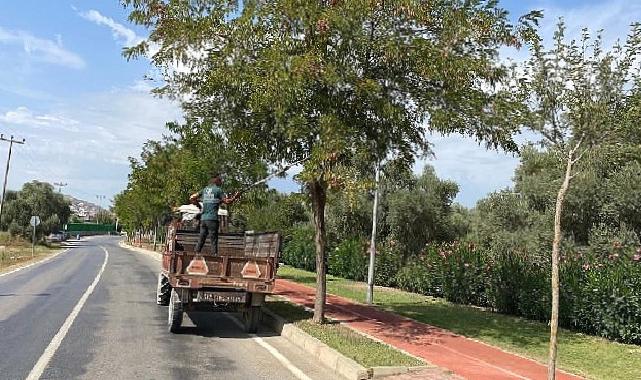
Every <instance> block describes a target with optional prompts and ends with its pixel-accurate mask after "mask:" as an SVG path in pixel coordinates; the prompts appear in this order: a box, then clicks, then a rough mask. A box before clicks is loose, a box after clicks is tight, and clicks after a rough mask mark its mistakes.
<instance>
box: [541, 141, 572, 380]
mask: <svg viewBox="0 0 641 380" xmlns="http://www.w3.org/2000/svg"><path fill="white" fill-rule="evenodd" d="M576 148H578V144H577V146H576V147H575V149H572V150H571V151H570V153H569V154H568V157H567V163H566V167H565V178H564V179H563V183H562V184H561V188H560V189H559V193H558V195H557V197H556V207H555V212H554V240H553V242H552V315H551V319H550V349H549V356H548V380H554V379H555V377H556V351H557V331H558V328H559V255H560V251H561V214H562V212H563V201H564V200H565V194H566V193H567V191H568V188H569V186H570V180H571V179H572V165H573V164H574V162H575V161H574V153H575V150H576Z"/></svg>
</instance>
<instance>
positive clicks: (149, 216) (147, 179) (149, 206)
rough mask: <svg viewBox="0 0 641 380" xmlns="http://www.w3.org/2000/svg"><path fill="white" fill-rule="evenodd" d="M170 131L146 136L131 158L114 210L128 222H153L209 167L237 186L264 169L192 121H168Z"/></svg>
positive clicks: (201, 181) (228, 185) (200, 181)
mask: <svg viewBox="0 0 641 380" xmlns="http://www.w3.org/2000/svg"><path fill="white" fill-rule="evenodd" d="M166 128H167V130H168V131H169V132H171V137H167V138H165V139H163V140H161V141H148V142H147V143H146V144H145V145H144V147H143V150H142V153H141V155H140V158H130V164H131V173H130V174H129V182H128V184H127V189H125V190H124V191H123V192H122V193H120V194H118V195H117V196H116V198H115V201H114V212H115V213H116V215H117V216H118V217H119V219H120V222H121V223H124V224H125V225H127V226H128V227H130V228H141V227H143V228H152V227H153V226H154V225H156V224H157V223H158V222H159V221H160V219H161V217H162V216H163V214H166V213H168V212H169V211H170V210H171V207H172V205H179V204H182V203H186V202H187V198H188V197H189V194H193V193H194V192H195V191H198V190H200V189H201V188H202V187H203V186H204V185H205V184H206V183H207V182H208V180H209V178H210V175H211V174H212V173H213V172H221V173H223V174H224V175H225V185H224V187H225V189H234V188H240V187H242V186H244V185H245V184H247V183H252V182H254V181H256V180H257V179H258V178H262V177H264V176H265V175H266V168H265V165H263V164H262V163H252V162H246V161H243V160H239V159H237V158H236V156H235V152H234V150H233V149H230V148H229V147H228V145H227V144H226V142H225V141H224V139H223V137H222V136H221V135H220V134H219V133H216V131H214V130H212V128H210V127H208V126H203V125H202V124H198V123H195V122H188V123H185V124H176V123H168V124H167V125H166Z"/></svg>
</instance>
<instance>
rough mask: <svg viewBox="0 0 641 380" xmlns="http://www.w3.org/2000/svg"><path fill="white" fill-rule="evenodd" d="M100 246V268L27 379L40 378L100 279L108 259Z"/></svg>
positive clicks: (107, 255) (34, 379)
mask: <svg viewBox="0 0 641 380" xmlns="http://www.w3.org/2000/svg"><path fill="white" fill-rule="evenodd" d="M100 248H102V250H103V251H105V260H104V261H103V263H102V267H101V268H100V271H98V274H97V275H96V278H94V280H93V282H92V283H91V285H89V287H88V288H87V290H86V291H85V293H84V294H83V295H82V297H80V300H78V303H77V304H76V306H74V308H73V310H71V314H69V316H68V317H67V319H66V320H65V323H63V324H62V326H61V327H60V330H58V332H57V333H56V335H55V336H54V337H53V339H51V342H50V343H49V345H48V346H47V348H46V349H45V351H44V352H43V353H42V356H40V359H38V362H36V365H35V366H33V369H31V372H29V376H27V380H38V379H40V376H42V373H43V372H44V370H45V368H47V365H48V364H49V361H51V358H53V355H54V354H55V353H56V351H57V350H58V348H59V347H60V344H61V343H62V340H63V339H64V338H65V336H66V335H67V333H68V332H69V329H70V328H71V325H72V324H73V321H74V320H75V319H76V317H77V316H78V314H79V313H80V310H81V309H82V307H83V306H84V304H85V302H87V298H89V296H90V295H91V293H93V291H94V289H95V288H96V285H98V281H100V276H102V272H104V271H105V266H107V260H109V252H107V250H106V249H105V248H104V247H100Z"/></svg>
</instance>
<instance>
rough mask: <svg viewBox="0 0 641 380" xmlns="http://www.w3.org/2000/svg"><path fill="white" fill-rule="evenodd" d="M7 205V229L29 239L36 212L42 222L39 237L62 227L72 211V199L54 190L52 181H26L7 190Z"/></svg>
mask: <svg viewBox="0 0 641 380" xmlns="http://www.w3.org/2000/svg"><path fill="white" fill-rule="evenodd" d="M4 208H5V209H4V211H3V215H2V227H3V229H5V230H8V231H9V233H11V235H13V236H16V235H19V236H23V237H25V238H28V239H31V234H32V227H31V226H30V225H29V221H30V220H31V216H32V215H37V216H39V217H40V221H41V224H40V225H39V226H38V228H37V229H36V235H37V237H38V238H40V237H42V236H43V235H47V234H49V233H51V232H56V231H59V230H60V229H62V226H63V224H65V223H67V220H68V219H69V216H70V215H71V209H70V208H69V202H67V201H66V200H65V199H64V197H63V196H62V194H59V193H58V192H56V191H54V188H53V186H51V185H50V184H48V183H45V182H38V181H32V182H27V183H25V184H24V185H23V186H22V189H21V190H20V191H17V192H7V198H6V202H5V205H4Z"/></svg>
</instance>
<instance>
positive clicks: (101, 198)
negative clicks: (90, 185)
mask: <svg viewBox="0 0 641 380" xmlns="http://www.w3.org/2000/svg"><path fill="white" fill-rule="evenodd" d="M105 198H107V196H106V195H96V199H97V200H98V212H96V224H98V213H100V211H101V210H102V209H103V208H102V200H103V199H105Z"/></svg>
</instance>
